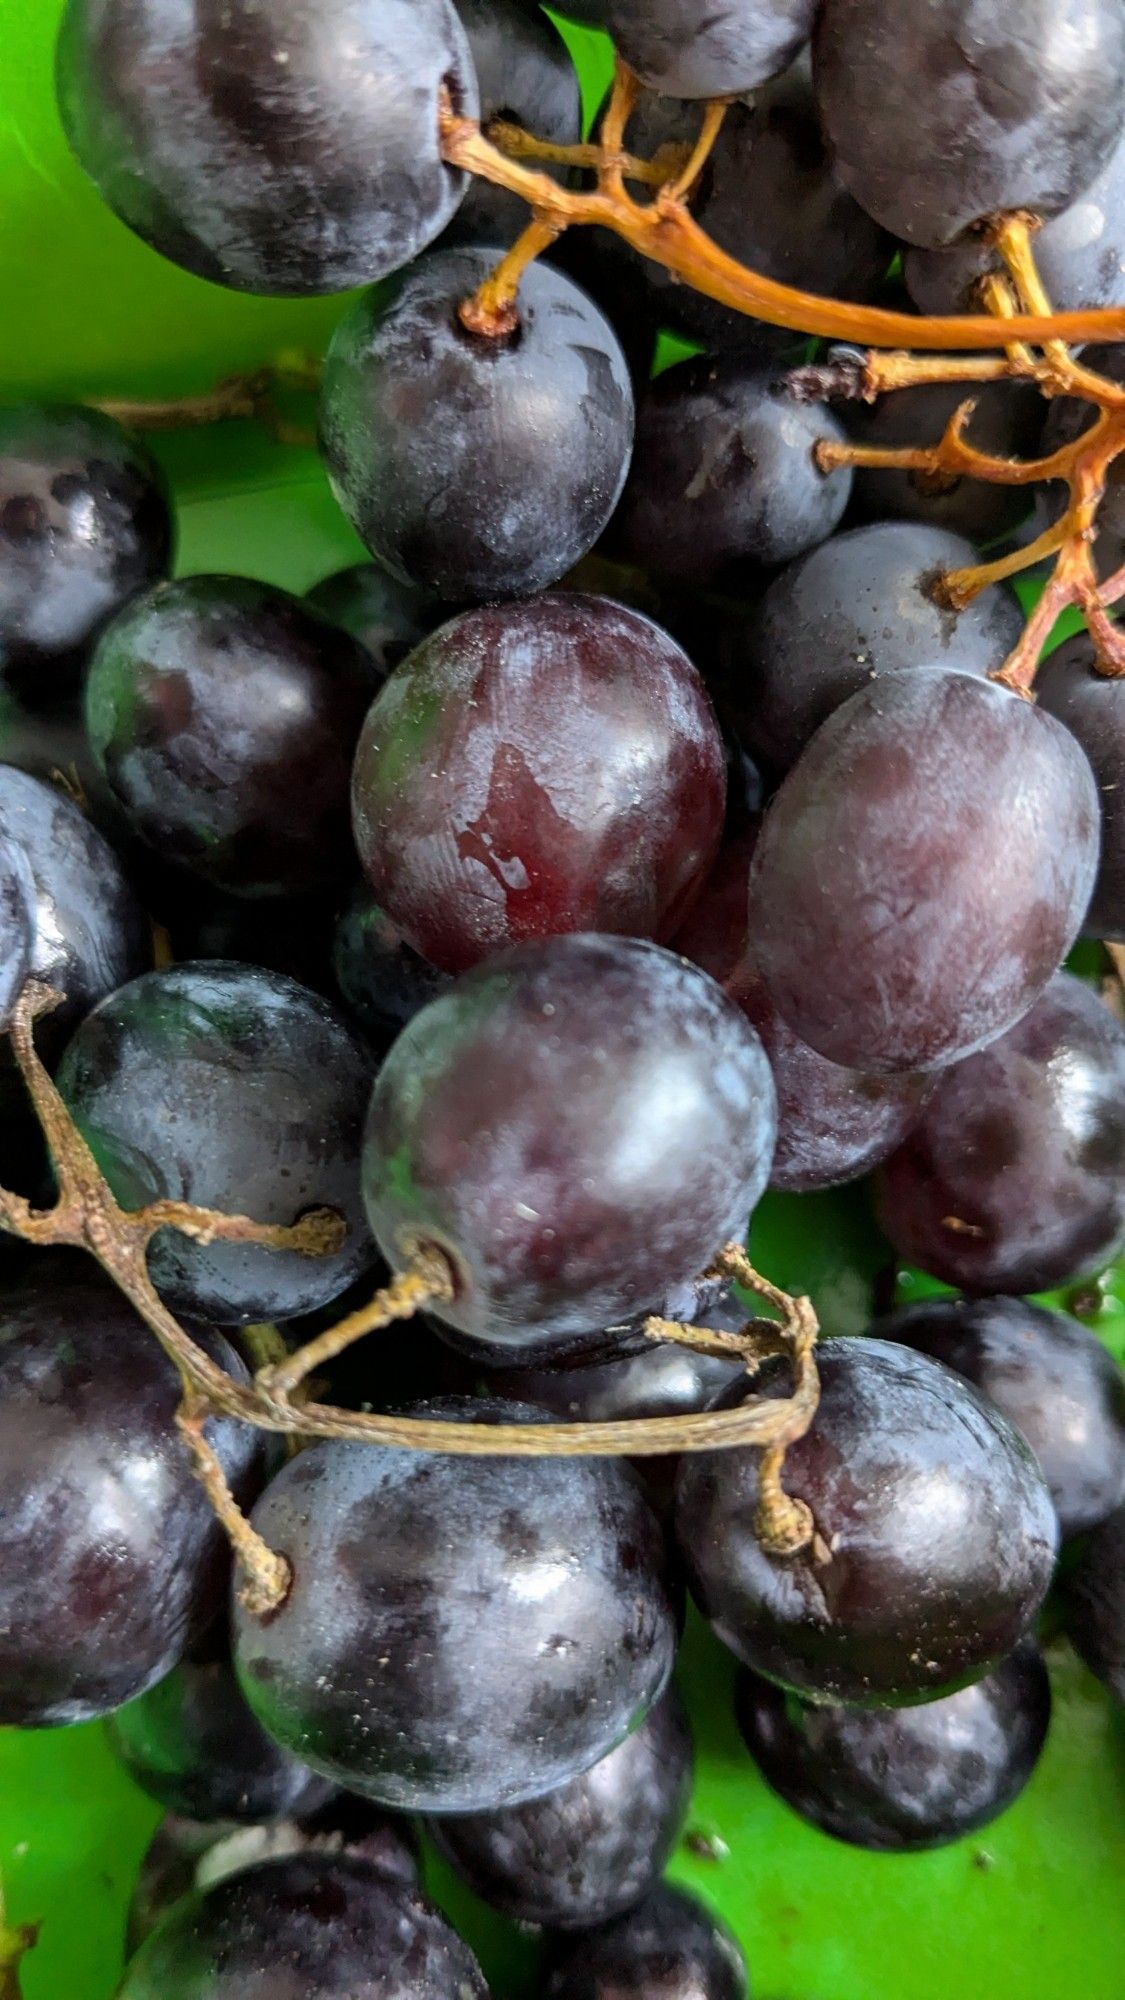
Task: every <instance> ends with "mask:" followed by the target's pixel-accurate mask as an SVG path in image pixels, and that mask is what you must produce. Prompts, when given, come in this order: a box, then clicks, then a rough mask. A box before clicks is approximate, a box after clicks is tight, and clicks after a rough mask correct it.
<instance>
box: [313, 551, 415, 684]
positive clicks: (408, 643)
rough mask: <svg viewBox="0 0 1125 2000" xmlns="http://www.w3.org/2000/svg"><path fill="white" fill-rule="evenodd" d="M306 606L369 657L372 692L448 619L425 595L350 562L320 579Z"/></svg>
mask: <svg viewBox="0 0 1125 2000" xmlns="http://www.w3.org/2000/svg"><path fill="white" fill-rule="evenodd" d="M305 601H306V603H308V604H311V605H312V607H313V610H314V611H318V612H319V613H320V615H321V617H322V618H330V619H331V620H332V623H333V624H334V625H342V626H343V628H344V631H345V632H350V633H351V636H352V638H353V639H358V640H359V643H360V645H361V646H363V647H364V649H365V650H366V651H367V652H368V653H370V655H371V658H372V660H373V661H374V663H375V678H374V681H373V683H372V685H373V686H374V687H377V688H378V687H382V685H383V682H384V681H385V680H386V678H387V675H388V674H390V673H393V672H394V669H395V668H396V667H397V666H398V663H399V661H400V660H405V658H406V655H407V654H408V653H412V652H413V650H414V648H415V646H417V645H418V643H419V642H420V640H422V639H427V638H428V637H429V635H430V633H431V632H433V631H434V630H435V629H436V627H437V626H438V625H440V624H441V622H442V620H443V618H445V617H446V616H447V615H448V607H447V606H445V605H443V604H441V602H440V601H439V599H438V598H436V597H431V595H430V593H429V591H426V590H417V589H415V586H414V585H413V584H412V583H404V582H403V581H402V578H401V577H397V576H392V575H391V573H390V571H389V570H387V569H384V568H383V565H382V563H375V562H365V563H353V564H352V566H351V568H350V569H340V570H335V571H333V573H332V575H331V576H325V577H322V578H321V580H320V582H319V583H317V584H314V585H313V588H312V589H311V590H310V591H307V592H306V600H305Z"/></svg>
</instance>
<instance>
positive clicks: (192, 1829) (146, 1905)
mask: <svg viewBox="0 0 1125 2000" xmlns="http://www.w3.org/2000/svg"><path fill="white" fill-rule="evenodd" d="M307 1853H312V1854H340V1853H343V1854H346V1855H347V1856H349V1857H350V1858H352V1859H356V1860H359V1861H364V1862H367V1863H369V1864H370V1865H371V1867H373V1868H375V1869H377V1870H378V1872H379V1873H380V1874H381V1875H385V1876H387V1877H388V1878H389V1879H390V1880H391V1881H393V1882H397V1883H400V1884H401V1885H402V1887H404V1888H406V1889H416V1888H417V1886H418V1854H417V1843H416V1842H415V1840H414V1837H413V1834H412V1832H411V1830H410V1825H409V1822H408V1821H407V1820H405V1819H399V1818H398V1817H397V1815H395V1814H392V1813H384V1812H380V1811H379V1809H378V1807H376V1806H371V1805H368V1804H367V1801H366V1800H365V1799H355V1798H351V1797H349V1796H348V1794H347V1793H346V1792H334V1793H333V1795H332V1797H331V1798H330V1799H329V1801H328V1803H327V1804H326V1805H323V1806H321V1807H320V1809H319V1810H318V1811H317V1812H312V1813H305V1814H303V1815H302V1817H301V1818H300V1819H282V1820H267V1821H264V1822H263V1823H262V1824H261V1825H258V1826H242V1825H239V1823H238V1822H237V1821H235V1820H221V1821H218V1822H216V1821H213V1820H212V1821H203V1820H195V1819H178V1818H175V1817H174V1816H173V1815H172V1814H167V1815H166V1816H165V1818H164V1819H162V1820H161V1822H160V1825H159V1826H158V1827H157V1829H156V1832H155V1833H154V1835H153V1837H152V1840H151V1841H150V1843H149V1845H148V1847H147V1849H146V1851H145V1856H144V1859H143V1861H142V1862H141V1871H140V1874H139V1876H138V1878H137V1883H136V1886H135V1888H134V1890H133V1895H132V1899H131V1901H130V1904H129V1913H128V1918H127V1920H126V1928H125V1952H126V1956H127V1957H129V1958H131V1957H132V1956H133V1953H134V1952H135V1951H137V1950H139V1948H140V1946H141V1945H142V1944H143V1943H144V1941H145V1939H146V1938H147V1937H148V1936H149V1934H150V1932H152V1931H154V1930H155V1929H156V1926H157V1924H158V1923H159V1922H160V1920H161V1918H162V1917H163V1916H164V1915H165V1913H166V1912H167V1911H168V1910H170V1909H171V1908H172V1906H173V1904H175V1903H178V1902H179V1900H180V1897H181V1896H187V1895H190V1894H191V1893H192V1891H193V1890H194V1891H196V1892H198V1893H200V1894H202V1893H203V1892H204V1891H205V1890H207V1889H213V1888H214V1887H215V1885H216V1884H217V1883H219V1882H225V1881H226V1880H227V1878H228V1877H229V1876H231V1875H238V1874H240V1873H241V1872H242V1871H243V1869H246V1868H253V1867H254V1866H256V1864H257V1863H258V1862H261V1861H276V1860H280V1859H281V1858H282V1857H283V1856H285V1855H289V1854H307Z"/></svg>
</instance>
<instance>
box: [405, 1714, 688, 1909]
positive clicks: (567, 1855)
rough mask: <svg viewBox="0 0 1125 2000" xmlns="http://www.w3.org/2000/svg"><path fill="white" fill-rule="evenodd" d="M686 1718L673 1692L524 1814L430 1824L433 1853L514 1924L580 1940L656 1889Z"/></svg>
mask: <svg viewBox="0 0 1125 2000" xmlns="http://www.w3.org/2000/svg"><path fill="white" fill-rule="evenodd" d="M691 1782H692V1748H691V1732H690V1730H689V1727H688V1719H687V1714H686V1712H685V1710H684V1706H683V1703H682V1702H681V1700H680V1698H679V1696H678V1695H677V1694H674V1693H672V1692H669V1693H668V1694H666V1695H665V1696H664V1697H663V1699H662V1700H661V1701H659V1702H657V1704H656V1706H655V1708H652V1709H650V1710H649V1713H648V1715H647V1716H646V1717H645V1720H644V1721H643V1722H642V1723H641V1724H640V1726H639V1727H638V1728H637V1729H634V1730H633V1732H632V1734H631V1735H629V1736H627V1737H626V1738H625V1741H624V1743H619V1744H618V1746H617V1749H616V1750H611V1751H610V1753H609V1756H608V1757H602V1758H601V1759H600V1760H599V1762H598V1763H596V1764H594V1765H592V1766H591V1767H590V1769H589V1770H588V1771H584V1772H583V1773H582V1775H581V1776H580V1777H577V1778H572V1779H571V1781H570V1783H569V1784H568V1785H561V1786H560V1787H559V1789H558V1790H557V1791H554V1792H548V1793H547V1795H546V1797H545V1798H541V1799H532V1800H531V1801H530V1802H529V1803H528V1804H527V1805H522V1806H508V1807H506V1808H505V1809H504V1810H503V1811H501V1812H493V1813H466V1814H463V1815H457V1816H455V1817H453V1818H449V1819H442V1820H435V1821H434V1823H433V1825H432V1827H431V1832H432V1835H433V1838H434V1841H435V1842H436V1844H437V1847H438V1849H439V1851H440V1852H441V1853H442V1854H444V1855H445V1858H446V1860H447V1861H451V1862H452V1863H453V1866H454V1867H455V1868H456V1869H457V1871H458V1873H459V1874H460V1875H462V1876H464V1878H465V1880H466V1882H467V1883H468V1884H469V1887H470V1888H471V1889H473V1890H475V1892H476V1894H477V1895H478V1896H482V1897H483V1898H484V1900H485V1902H486V1903H491V1905H492V1907H493V1909H496V1910H500V1911H501V1912H502V1913H503V1915H504V1916H506V1917H513V1918H515V1920H516V1922H517V1923H524V1924H540V1925H543V1926H545V1927H546V1928H547V1929H549V1930H568V1931H569V1930H588V1929H589V1928H590V1927H591V1926H592V1925H593V1924H602V1923H605V1922H607V1921H608V1919H609V1918H610V1917H616V1916H619V1915H620V1914H621V1912H622V1911H623V1910H628V1909H631V1908H632V1907H633V1905H634V1904H635V1903H639V1902H640V1900H641V1898H642V1896H644V1895H645V1894H646V1893H647V1891H648V1890H650V1889H652V1888H653V1887H654V1885H655V1884H656V1883H657V1882H658V1881H659V1879H660V1876H661V1875H662V1873H663V1871H664V1866H665V1863H666V1862H667V1860H668V1858H669V1856H670V1854H671V1852H672V1849H673V1847H674V1846H675V1843H676V1841H677V1840H678V1838H679V1835H680V1832H681V1830H682V1828H683V1823H684V1819H685V1817H686V1815H687V1809H688V1804H689V1802H690V1799H691Z"/></svg>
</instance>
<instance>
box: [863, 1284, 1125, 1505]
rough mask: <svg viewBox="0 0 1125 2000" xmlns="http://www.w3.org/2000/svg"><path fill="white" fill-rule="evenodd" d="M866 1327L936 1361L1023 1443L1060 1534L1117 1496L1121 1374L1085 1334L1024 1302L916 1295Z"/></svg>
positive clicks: (1124, 1407)
mask: <svg viewBox="0 0 1125 2000" xmlns="http://www.w3.org/2000/svg"><path fill="white" fill-rule="evenodd" d="M874 1331H875V1332H876V1333H878V1334H880V1335H881V1336H882V1337H883V1338H884V1339H886V1340H895V1341H898V1342H899V1344H900V1345H901V1346H903V1347H913V1348H915V1349H916V1350H917V1351H918V1352H919V1353H921V1354H929V1355H931V1356H932V1357H933V1359H934V1360H935V1361H944V1362H945V1364H946V1367H947V1368H954V1369H956V1371H957V1373H958V1375H964V1376H965V1378H966V1380H967V1381H969V1382H971V1383H972V1384H973V1387H974V1388H976V1389H979V1390H980V1392H981V1394H982V1396H987V1397H988V1400H989V1402H991V1403H995V1405H996V1407H997V1409H998V1410H1000V1411H1001V1412H1002V1413H1003V1415H1004V1416H1006V1417H1007V1419H1008V1422H1009V1423H1011V1424H1014V1425H1015V1427H1016V1429H1017V1430H1018V1431H1021V1432H1022V1434H1023V1436H1024V1437H1025V1438H1026V1439H1027V1442H1028V1444H1029V1445H1030V1446H1031V1449H1032V1451H1033V1452H1034V1453H1035V1456H1036V1458H1037V1459H1038V1460H1039V1463H1040V1465H1041V1467H1042V1469H1043V1477H1044V1478H1045V1480H1046V1481H1047V1484H1048V1486H1049V1487H1050V1489H1051V1498H1052V1500H1053V1501H1054V1503H1055V1512H1056V1513H1057V1515H1058V1517H1059V1529H1060V1532H1061V1533H1062V1534H1063V1535H1064V1536H1066V1535H1076V1534H1079V1533H1081V1531H1082V1530H1083V1529H1086V1528H1092V1527H1095V1526H1096V1525H1097V1523H1098V1522H1099V1521H1102V1520H1104V1519H1105V1517H1106V1515H1107V1514H1110V1513H1112V1512H1113V1509H1114V1508H1115V1507H1116V1506H1117V1504H1118V1502H1119V1501H1121V1500H1122V1499H1125V1375H1123V1374H1122V1372H1121V1370H1120V1368H1119V1367H1118V1366H1117V1364H1116V1362H1115V1361H1114V1360H1113V1358H1112V1356H1111V1355H1110V1354H1109V1353H1108V1352H1107V1350H1106V1349H1105V1348H1104V1347H1103V1346H1102V1344H1101V1341H1100V1340H1097V1339H1096V1338H1095V1336H1094V1335H1093V1334H1092V1333H1088V1332H1087V1330H1086V1328H1085V1327H1084V1326H1080V1325H1079V1323H1078V1321H1077V1320H1073V1319H1070V1318H1068V1317H1067V1315H1066V1314H1064V1313H1058V1312H1048V1311H1047V1310H1046V1309H1045V1308H1044V1307H1043V1306H1033V1305H1029V1304H1028V1302H1027V1300H1026V1299H1008V1298H999V1299H943V1298H936V1299H924V1300H922V1301H921V1302H920V1303H919V1304H918V1305H914V1306H907V1307H906V1308H905V1310H904V1311H902V1312H897V1313H892V1314H891V1316H890V1318H889V1319H886V1320H881V1321H880V1322H879V1324H878V1325H877V1326H876V1327H875V1329H874Z"/></svg>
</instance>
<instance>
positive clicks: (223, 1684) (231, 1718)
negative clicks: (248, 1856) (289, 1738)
mask: <svg viewBox="0 0 1125 2000" xmlns="http://www.w3.org/2000/svg"><path fill="white" fill-rule="evenodd" d="M108 1727H109V1739H110V1743H111V1745H112V1747H113V1750H114V1753H115V1755H116V1756H117V1757H118V1758H119V1759H120V1761H121V1762H122V1763H123V1764H124V1766H125V1769H126V1770H127V1771H128V1772H129V1775H130V1777H132V1778H133V1779H134V1780H135V1782H136V1783H137V1784H138V1785H140V1786H141V1787H142V1789H143V1790H144V1791H146V1792H148V1793H149V1794H150V1796H151V1797H152V1798H154V1799H156V1800H157V1801H158V1802H159V1804H160V1805H162V1806H163V1807H164V1809H165V1811H166V1812H173V1813H180V1814H183V1815H185V1816H186V1817H188V1818H189V1819H199V1820H215V1819H231V1820H248V1821H253V1820H259V1819H280V1818H282V1817H283V1816H285V1815H286V1814H289V1815H296V1816H300V1815H302V1814H304V1813H307V1812H310V1811H312V1810H313V1809H314V1808H315V1807H317V1806H320V1805H323V1804H325V1803H326V1802H327V1800H328V1798H329V1797H330V1796H331V1789H332V1788H331V1786H330V1785H329V1784H328V1783H327V1781H326V1780H325V1779H324V1778H318V1777H315V1776H314V1774H313V1773H312V1772H311V1771H310V1770H308V1769H307V1768H306V1767H305V1765H303V1764H301V1763H298V1761H297V1759H296V1758H295V1757H290V1756H289V1755H288V1754H287V1752H286V1751H284V1750H282V1749H280V1748H279V1746H278V1745H277V1744H276V1743H275V1742H274V1741H273V1739H272V1737H269V1736H267V1735H266V1733H265V1730H264V1729H262V1728H261V1726H260V1725H259V1724H258V1723H257V1722H256V1721H255V1720H254V1717H253V1716H252V1714H251V1713H250V1710H249V1709H248V1708H247V1706H246V1703H245V1702H244V1701H243V1699H242V1696H241V1694H240V1693H239V1691H238V1683H237V1681H236V1680H235V1678H234V1674H233V1673H232V1671H231V1668H230V1666H229V1665H228V1664H227V1662H226V1661H225V1660H206V1661H202V1662H194V1661H183V1662H182V1663H181V1664H180V1665H179V1666H178V1667H175V1668H173V1670H172V1672H171V1673H170V1674H169V1675H168V1676H167V1677H166V1679H164V1680H162V1681H158V1682H157V1685H156V1686H155V1687H152V1688H149V1690H148V1692H147V1694H142V1695H140V1696H138V1698H137V1700H136V1701H131V1702H128V1703H127V1704H126V1706H125V1707H124V1708H120V1709H118V1711H117V1713H116V1715H115V1716H113V1718H112V1719H111V1721H110V1723H109V1725H108Z"/></svg>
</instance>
